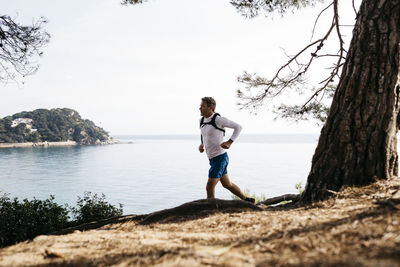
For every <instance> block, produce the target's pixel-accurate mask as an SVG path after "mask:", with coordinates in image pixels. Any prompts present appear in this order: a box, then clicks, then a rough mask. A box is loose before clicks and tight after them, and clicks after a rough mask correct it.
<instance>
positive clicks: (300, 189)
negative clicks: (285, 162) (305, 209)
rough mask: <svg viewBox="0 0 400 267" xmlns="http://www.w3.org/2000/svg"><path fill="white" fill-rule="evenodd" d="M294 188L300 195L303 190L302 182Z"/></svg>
mask: <svg viewBox="0 0 400 267" xmlns="http://www.w3.org/2000/svg"><path fill="white" fill-rule="evenodd" d="M294 188H296V189H297V190H298V191H299V194H300V195H301V194H303V192H304V190H305V188H304V186H303V183H302V182H298V183H297V184H295V186H294Z"/></svg>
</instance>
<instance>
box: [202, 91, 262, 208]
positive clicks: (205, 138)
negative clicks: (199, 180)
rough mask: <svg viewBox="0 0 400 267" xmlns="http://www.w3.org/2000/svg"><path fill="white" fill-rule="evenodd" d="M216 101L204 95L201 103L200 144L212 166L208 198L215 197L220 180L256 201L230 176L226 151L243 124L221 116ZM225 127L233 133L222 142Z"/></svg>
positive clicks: (243, 196) (244, 198) (234, 191)
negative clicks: (232, 180) (216, 108)
mask: <svg viewBox="0 0 400 267" xmlns="http://www.w3.org/2000/svg"><path fill="white" fill-rule="evenodd" d="M215 107H216V102H215V100H214V99H213V98H212V97H203V98H202V99H201V104H200V114H201V116H202V118H201V119H200V131H201V144H200V146H199V151H200V153H203V152H204V149H205V150H206V153H207V157H208V158H209V160H210V165H211V168H210V170H209V172H208V181H207V186H206V189H207V198H215V186H216V185H217V183H218V181H221V184H222V186H223V187H225V188H226V189H228V190H229V191H231V192H232V193H233V194H235V195H236V196H238V197H239V198H241V199H242V200H245V201H248V202H251V203H254V201H255V200H254V198H247V197H246V196H245V195H244V194H243V192H242V191H241V190H240V188H239V187H238V186H237V185H235V184H234V183H232V182H231V181H230V180H229V177H228V171H227V167H228V163H229V158H228V153H227V152H226V151H225V150H226V149H229V148H230V147H231V145H232V143H233V141H235V140H236V138H237V137H238V136H239V134H240V132H241V131H242V126H240V125H239V124H237V123H236V122H233V121H231V120H228V119H227V118H225V117H221V116H220V115H219V114H218V113H215ZM225 127H227V128H232V129H233V134H232V136H231V138H230V139H229V140H228V141H226V142H222V141H223V138H224V135H225Z"/></svg>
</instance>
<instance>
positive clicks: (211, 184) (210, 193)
mask: <svg viewBox="0 0 400 267" xmlns="http://www.w3.org/2000/svg"><path fill="white" fill-rule="evenodd" d="M218 181H219V179H218V178H208V181H207V186H206V190H207V198H215V186H216V185H217V183H218Z"/></svg>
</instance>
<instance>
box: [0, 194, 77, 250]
mask: <svg viewBox="0 0 400 267" xmlns="http://www.w3.org/2000/svg"><path fill="white" fill-rule="evenodd" d="M0 218H1V220H0V247H2V246H7V245H11V244H14V243H16V242H20V241H23V240H26V239H31V238H33V237H35V236H37V235H41V234H46V233H51V232H54V231H56V230H59V229H62V228H65V227H67V226H68V225H69V223H68V211H67V210H66V208H64V207H62V206H60V205H58V204H57V203H54V196H50V199H46V200H38V199H35V198H34V199H33V200H31V201H29V200H27V199H24V200H22V201H21V202H20V201H18V199H17V198H14V199H13V200H11V199H10V198H9V197H8V196H7V195H3V196H2V197H1V198H0Z"/></svg>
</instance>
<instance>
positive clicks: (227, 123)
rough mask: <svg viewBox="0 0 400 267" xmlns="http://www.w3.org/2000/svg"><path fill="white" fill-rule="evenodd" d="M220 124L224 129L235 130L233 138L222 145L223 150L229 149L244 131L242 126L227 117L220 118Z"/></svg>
mask: <svg viewBox="0 0 400 267" xmlns="http://www.w3.org/2000/svg"><path fill="white" fill-rule="evenodd" d="M218 119H219V120H218V124H220V125H221V126H222V127H224V128H231V129H233V133H232V136H231V137H230V138H229V140H228V141H226V142H223V143H222V144H221V147H222V148H225V149H228V148H230V146H231V145H232V143H233V142H234V141H235V140H236V138H237V137H238V136H239V134H240V132H241V131H242V126H240V124H238V123H236V122H234V121H231V120H229V119H227V118H225V117H218Z"/></svg>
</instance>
